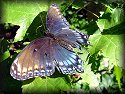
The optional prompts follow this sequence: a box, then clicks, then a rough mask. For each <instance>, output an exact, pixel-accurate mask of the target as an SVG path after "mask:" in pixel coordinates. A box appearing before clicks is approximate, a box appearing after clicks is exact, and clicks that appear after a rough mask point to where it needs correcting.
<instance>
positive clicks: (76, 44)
mask: <svg viewBox="0 0 125 94" xmlns="http://www.w3.org/2000/svg"><path fill="white" fill-rule="evenodd" d="M46 27H47V29H48V30H47V32H45V36H44V37H43V38H39V39H35V40H33V41H32V42H31V43H30V44H28V45H27V46H26V47H25V48H24V49H23V50H22V52H20V53H19V54H18V55H17V57H16V59H15V60H14V61H13V63H12V65H11V68H10V74H11V76H12V77H13V78H14V79H16V80H27V79H30V78H34V77H37V76H40V77H43V76H50V75H52V74H53V73H54V72H55V68H57V69H58V70H59V71H61V72H62V73H63V74H75V73H76V72H82V71H83V63H84V62H83V61H82V60H81V59H80V58H79V56H78V55H77V54H76V53H75V52H74V51H73V48H80V44H88V35H86V34H83V33H81V32H80V31H78V30H72V29H70V28H69V27H70V25H69V23H68V22H67V20H66V18H65V17H64V16H63V15H62V14H61V12H60V10H59V8H58V6H57V5H56V4H51V5H50V8H49V9H48V13H47V17H46Z"/></svg>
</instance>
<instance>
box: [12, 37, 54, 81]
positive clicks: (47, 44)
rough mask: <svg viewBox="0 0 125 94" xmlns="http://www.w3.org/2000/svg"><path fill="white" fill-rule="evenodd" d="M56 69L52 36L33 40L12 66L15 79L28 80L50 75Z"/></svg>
mask: <svg viewBox="0 0 125 94" xmlns="http://www.w3.org/2000/svg"><path fill="white" fill-rule="evenodd" d="M54 71H55V64H54V61H53V50H52V46H51V38H49V37H45V38H41V39H37V40H35V41H33V42H31V43H30V44H29V45H28V46H26V47H25V48H24V50H23V51H22V52H21V53H20V54H19V55H18V56H17V58H16V59H15V60H14V62H13V63H12V65H11V68H10V74H11V76H12V77H13V78H14V79H17V80H26V79H29V78H33V77H36V76H41V77H42V76H50V75H52V74H53V73H54Z"/></svg>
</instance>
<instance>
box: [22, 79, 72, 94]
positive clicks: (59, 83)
mask: <svg viewBox="0 0 125 94" xmlns="http://www.w3.org/2000/svg"><path fill="white" fill-rule="evenodd" d="M70 88H71V87H70V84H68V83H67V81H66V79H65V78H64V77H58V78H49V77H46V78H40V77H37V78H35V80H34V81H33V82H30V83H29V84H26V83H25V82H24V85H23V86H22V91H23V93H32V94H36V93H42V94H43V93H44V94H53V93H55V94H56V93H60V92H61V91H67V90H70Z"/></svg>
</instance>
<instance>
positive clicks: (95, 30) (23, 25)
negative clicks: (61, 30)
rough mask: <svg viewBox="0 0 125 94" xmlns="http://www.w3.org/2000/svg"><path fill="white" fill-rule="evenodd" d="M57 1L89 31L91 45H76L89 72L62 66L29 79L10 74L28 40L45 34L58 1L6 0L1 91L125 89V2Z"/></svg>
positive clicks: (0, 40)
mask: <svg viewBox="0 0 125 94" xmlns="http://www.w3.org/2000/svg"><path fill="white" fill-rule="evenodd" d="M55 2H56V3H57V4H58V5H59V7H60V8H61V12H62V13H63V15H64V16H65V17H66V19H67V20H68V22H69V23H70V25H71V28H72V29H79V30H80V31H81V32H84V33H87V34H88V35H89V42H90V45H88V46H86V48H85V49H87V51H86V50H85V49H84V47H82V48H81V50H80V51H79V50H78V49H77V50H76V52H77V53H78V54H79V56H80V57H81V58H82V60H84V61H85V63H84V73H79V74H76V75H75V76H70V75H63V74H60V73H58V72H57V73H55V74H54V76H51V77H46V78H40V77H37V78H34V79H30V80H27V81H23V82H20V81H16V80H14V79H13V78H12V77H11V76H10V74H9V68H10V65H11V64H12V62H13V60H14V58H15V57H16V55H17V54H18V53H19V52H20V51H21V49H22V48H23V47H24V46H25V45H26V44H27V42H28V43H29V42H30V41H32V40H33V39H36V38H39V37H41V36H42V35H43V32H44V31H45V30H46V28H45V20H46V12H47V9H48V7H49V5H50V4H51V3H52V1H46V2H45V1H36V2H33V1H18V0H17V1H16V2H13V1H9V0H8V1H4V0H2V1H1V3H2V4H3V7H2V10H3V15H4V16H2V15H1V16H2V21H3V23H1V24H0V75H1V76H0V79H1V82H0V84H1V87H0V93H6V92H7V93H8V92H15V93H21V92H23V93H69V92H70V93H124V92H125V89H124V88H125V84H124V79H125V76H124V75H123V74H124V73H125V67H124V64H123V62H124V52H125V51H124V46H125V42H124V37H123V36H124V30H125V27H124V23H125V21H124V18H125V16H124V6H125V4H124V3H125V2H123V1H122V0H115V1H110V0H105V1H104V0H100V2H98V1H97V0H94V1H91V0H90V1H87V0H85V1H79V2H78V1H77V0H73V1H71V2H68V1H62V2H61V1H55ZM5 23H6V24H5ZM7 23H9V24H7ZM14 32H15V33H14ZM50 91H51V92H50Z"/></svg>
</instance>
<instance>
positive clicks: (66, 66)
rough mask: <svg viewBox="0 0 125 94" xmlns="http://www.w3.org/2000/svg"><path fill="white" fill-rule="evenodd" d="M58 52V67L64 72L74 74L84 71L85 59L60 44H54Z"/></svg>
mask: <svg viewBox="0 0 125 94" xmlns="http://www.w3.org/2000/svg"><path fill="white" fill-rule="evenodd" d="M54 49H55V52H56V54H54V57H55V61H56V68H57V69H58V70H61V72H62V73H63V74H74V73H75V72H76V71H77V72H82V71H83V66H82V65H83V61H82V60H81V59H80V58H79V57H78V56H77V55H76V54H75V53H74V52H73V51H69V50H67V49H65V48H64V47H61V46H60V45H58V44H55V46H54Z"/></svg>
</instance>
